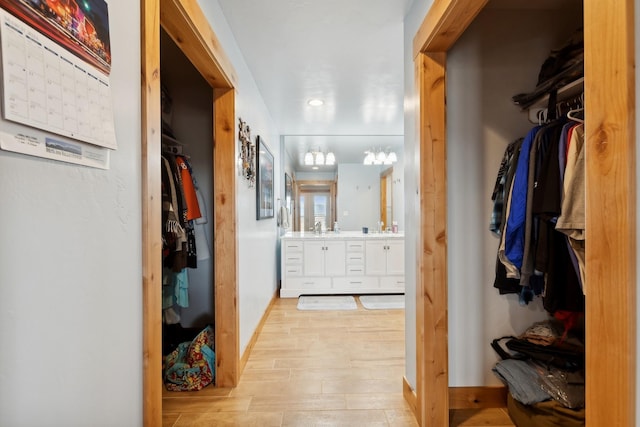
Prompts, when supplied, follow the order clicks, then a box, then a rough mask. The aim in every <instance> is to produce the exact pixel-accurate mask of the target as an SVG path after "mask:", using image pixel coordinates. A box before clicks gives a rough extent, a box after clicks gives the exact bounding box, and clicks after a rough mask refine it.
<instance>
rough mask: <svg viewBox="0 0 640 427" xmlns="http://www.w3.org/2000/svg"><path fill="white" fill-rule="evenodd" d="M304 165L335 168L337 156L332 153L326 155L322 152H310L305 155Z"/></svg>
mask: <svg viewBox="0 0 640 427" xmlns="http://www.w3.org/2000/svg"><path fill="white" fill-rule="evenodd" d="M304 164H305V165H306V166H312V165H316V166H324V165H326V166H333V165H335V164H336V156H335V154H333V152H332V151H329V152H328V153H327V154H326V155H325V154H324V153H323V152H322V151H320V150H309V151H307V153H306V154H305V155H304Z"/></svg>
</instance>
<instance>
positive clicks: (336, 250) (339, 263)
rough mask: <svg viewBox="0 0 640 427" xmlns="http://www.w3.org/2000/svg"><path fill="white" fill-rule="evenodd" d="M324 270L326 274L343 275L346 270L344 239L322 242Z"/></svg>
mask: <svg viewBox="0 0 640 427" xmlns="http://www.w3.org/2000/svg"><path fill="white" fill-rule="evenodd" d="M324 247H325V249H324V271H325V274H326V275H327V276H344V275H345V274H346V270H347V262H346V255H347V251H346V249H345V243H344V241H340V240H338V241H331V240H326V241H325V242H324Z"/></svg>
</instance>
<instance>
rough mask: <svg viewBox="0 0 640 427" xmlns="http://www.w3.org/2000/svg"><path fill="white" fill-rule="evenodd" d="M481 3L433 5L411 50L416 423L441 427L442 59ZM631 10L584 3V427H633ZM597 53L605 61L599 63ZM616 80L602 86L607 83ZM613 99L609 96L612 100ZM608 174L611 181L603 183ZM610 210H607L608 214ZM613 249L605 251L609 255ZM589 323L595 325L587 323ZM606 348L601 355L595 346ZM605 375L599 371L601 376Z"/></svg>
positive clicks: (444, 389)
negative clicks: (415, 96)
mask: <svg viewBox="0 0 640 427" xmlns="http://www.w3.org/2000/svg"><path fill="white" fill-rule="evenodd" d="M486 3H487V1H486V0H476V1H470V2H465V3H464V4H462V3H460V2H458V3H456V2H438V3H436V5H437V6H438V7H436V5H434V6H433V7H432V8H431V9H430V11H429V13H428V14H427V16H426V17H425V19H424V21H423V23H422V25H421V27H420V29H419V30H418V33H417V35H416V38H415V40H414V58H415V70H416V87H417V90H418V91H419V97H420V103H419V105H420V113H419V133H420V135H419V141H420V142H419V144H420V164H421V171H420V187H421V188H422V189H424V190H423V191H424V193H423V195H422V198H421V201H420V212H421V216H420V229H421V235H420V240H419V243H420V246H421V247H422V248H423V250H422V251H421V254H420V255H419V257H418V265H417V271H418V272H419V274H420V277H419V279H418V285H417V289H416V291H417V305H416V346H417V368H418V373H417V387H416V388H417V411H416V412H417V415H418V419H419V421H420V423H421V425H428V426H443V425H447V424H448V417H449V399H448V394H449V393H448V392H449V389H448V388H449V386H448V366H447V357H448V356H447V353H448V351H447V347H448V342H447V275H448V273H447V247H446V242H447V206H446V203H438V201H439V200H440V201H441V200H446V185H447V182H446V176H447V175H446V170H447V159H446V121H445V95H446V94H445V85H444V80H445V76H446V56H447V51H448V50H449V48H450V47H451V46H452V45H453V44H454V43H455V41H456V40H457V39H458V37H459V36H460V35H461V34H462V33H463V32H464V31H465V29H466V28H467V27H468V25H469V24H470V23H471V22H472V21H473V20H474V18H475V17H476V16H477V14H478V13H479V12H480V11H481V10H482V9H483V8H484V6H485V5H486ZM633 10H634V3H633V1H631V0H625V1H621V2H617V3H616V4H615V5H611V4H607V5H604V4H602V2H598V1H597V0H584V34H585V38H584V41H585V72H584V74H585V100H586V103H587V111H586V114H585V123H586V143H585V149H586V153H587V155H586V158H587V162H586V176H587V183H586V186H587V188H588V189H589V192H588V194H589V196H588V197H587V203H586V218H587V224H586V233H587V236H588V239H589V240H588V241H589V242H592V243H587V272H586V277H588V282H587V289H589V291H588V295H589V296H588V298H587V300H586V302H587V305H586V313H587V315H586V322H587V324H586V332H587V335H586V361H587V367H586V369H587V394H586V411H587V423H588V424H587V425H591V426H600V425H607V424H614V425H635V419H636V414H635V403H636V402H635V399H636V382H635V378H636V377H635V369H636V368H635V366H636V283H637V278H636V266H635V260H636V214H635V205H636V170H635V159H636V154H635V153H636V148H635V70H634V66H633V64H635V57H634V52H635V50H634V42H635V35H634V25H633V23H634V16H633ZM604 52H606V57H607V60H606V61H605V60H603V57H602V56H601V55H602V53H604ZM614 75H615V76H616V78H615V79H614V78H612V76H614ZM612 94H615V96H612ZM613 170H615V171H616V173H615V174H614V173H610V172H611V171H613ZM612 206H615V209H612V208H610V207H612ZM614 248H615V250H614ZM589 313H595V314H596V315H592V316H589ZM602 342H606V343H607V346H606V347H605V346H601V345H598V343H602ZM605 366H606V367H607V368H606V369H603V367H605Z"/></svg>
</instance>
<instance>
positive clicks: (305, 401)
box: [163, 298, 513, 427]
mask: <svg viewBox="0 0 640 427" xmlns="http://www.w3.org/2000/svg"><path fill="white" fill-rule="evenodd" d="M296 305H297V299H295V298H291V299H278V300H277V301H276V302H275V304H274V306H273V307H272V309H271V312H270V313H269V316H268V317H267V319H266V322H265V324H264V326H263V328H262V332H261V333H260V336H259V337H258V338H257V340H256V342H255V345H254V347H253V350H252V352H251V354H250V356H249V359H248V361H247V364H246V366H245V370H244V372H243V374H242V376H241V378H240V382H239V384H238V386H237V387H236V388H234V389H229V388H215V387H207V388H205V389H204V390H201V391H198V392H169V391H166V390H165V391H164V392H163V427H181V426H207V427H208V426H213V425H215V426H242V427H245V426H256V427H258V426H259V427H265V426H266V427H271V426H274V427H276V426H278V427H282V426H302V425H332V426H349V427H351V426H392V427H417V426H418V424H417V422H416V420H415V417H414V416H413V413H412V412H411V409H410V408H409V405H408V404H407V402H406V401H405V400H404V397H403V395H402V384H403V382H402V378H403V375H404V374H405V366H404V364H405V355H404V352H405V349H404V310H366V309H364V308H363V307H362V306H361V305H360V304H358V310H351V311H299V310H297V308H296ZM497 411H498V412H495V411H493V410H492V411H490V412H487V413H484V412H483V411H478V410H476V411H471V412H460V411H458V412H454V411H452V418H451V421H452V424H451V425H452V426H460V427H470V426H481V425H482V426H513V424H509V423H507V422H508V420H509V417H508V415H506V412H505V411H503V410H497ZM500 411H502V412H500ZM505 417H506V418H505ZM505 420H506V421H505ZM489 423H494V424H489Z"/></svg>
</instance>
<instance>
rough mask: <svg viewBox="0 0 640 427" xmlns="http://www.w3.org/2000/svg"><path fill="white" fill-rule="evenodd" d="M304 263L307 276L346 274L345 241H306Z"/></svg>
mask: <svg viewBox="0 0 640 427" xmlns="http://www.w3.org/2000/svg"><path fill="white" fill-rule="evenodd" d="M303 264H304V268H303V271H304V275H305V276H329V277H332V276H344V275H345V272H346V269H345V266H346V259H345V243H344V241H342V240H311V241H305V242H304V263H303Z"/></svg>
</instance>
